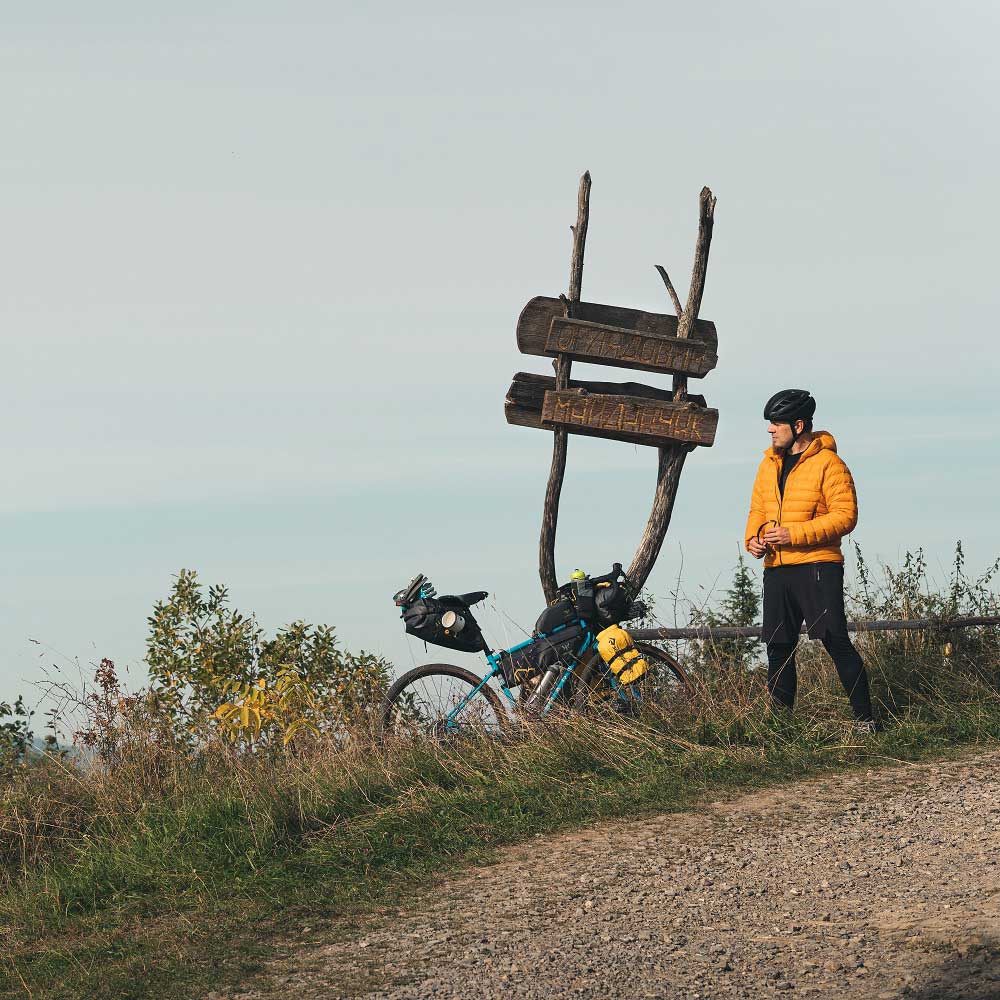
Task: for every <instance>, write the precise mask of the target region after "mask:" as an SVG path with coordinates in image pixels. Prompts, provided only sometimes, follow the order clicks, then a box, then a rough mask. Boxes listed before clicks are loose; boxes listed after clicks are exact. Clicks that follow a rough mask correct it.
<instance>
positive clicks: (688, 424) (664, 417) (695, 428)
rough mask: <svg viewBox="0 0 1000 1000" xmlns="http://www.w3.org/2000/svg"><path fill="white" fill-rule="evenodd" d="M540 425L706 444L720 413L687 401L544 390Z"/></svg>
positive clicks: (661, 441) (650, 442)
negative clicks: (668, 401)
mask: <svg viewBox="0 0 1000 1000" xmlns="http://www.w3.org/2000/svg"><path fill="white" fill-rule="evenodd" d="M542 423H543V424H550V425H551V424H558V425H559V426H561V427H565V428H566V429H567V430H569V431H574V430H577V429H578V430H579V431H580V432H581V433H586V434H592V435H596V436H599V437H600V436H603V435H604V434H607V435H608V436H609V437H615V438H619V439H624V440H629V441H635V442H636V443H638V444H648V445H652V446H656V447H659V446H661V445H663V444H666V443H670V442H676V441H681V442H685V443H688V444H700V445H707V446H710V445H711V444H712V443H713V442H714V441H715V430H716V427H717V426H718V423H719V411H718V410H709V409H702V408H701V407H697V406H694V405H693V404H691V403H662V402H659V401H656V400H651V399H641V398H637V397H631V396H607V395H603V394H597V393H589V392H586V391H583V390H580V389H567V390H557V391H551V392H546V393H545V399H544V401H543V403H542Z"/></svg>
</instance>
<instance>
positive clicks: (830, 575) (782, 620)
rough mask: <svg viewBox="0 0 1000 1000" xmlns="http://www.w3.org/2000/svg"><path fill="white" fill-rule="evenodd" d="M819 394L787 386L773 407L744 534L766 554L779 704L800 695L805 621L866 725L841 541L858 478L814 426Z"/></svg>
mask: <svg viewBox="0 0 1000 1000" xmlns="http://www.w3.org/2000/svg"><path fill="white" fill-rule="evenodd" d="M815 412H816V400H815V399H813V398H812V396H811V395H810V394H809V393H808V392H807V391H806V390H805V389H784V390H782V391H781V392H779V393H776V394H775V395H774V396H772V397H771V398H770V399H769V400H768V401H767V405H766V406H765V407H764V419H765V420H767V421H769V424H768V428H767V429H768V433H769V434H770V435H771V447H770V448H768V450H767V451H766V452H764V460H763V461H762V462H761V463H760V468H759V469H758V470H757V478H756V480H755V481H754V484H753V493H752V495H751V498H750V515H749V517H748V518H747V527H746V531H745V533H744V538H745V543H746V547H747V551H748V552H750V554H751V555H753V556H754V557H755V558H757V559H760V558H763V559H764V629H763V638H764V641H765V642H766V643H767V685H768V690H769V691H770V692H771V697H772V698H773V699H774V701H775V703H776V704H777V705H780V706H781V707H783V708H788V709H790V708H791V707H792V705H793V704H794V702H795V686H796V678H795V646H796V643H797V642H798V638H799V633H800V631H801V628H802V624H803V622H805V624H806V627H807V628H808V631H809V637H810V638H811V639H820V640H822V642H823V645H824V646H825V647H826V650H827V652H828V653H829V654H830V656H831V657H832V658H833V662H834V664H835V665H836V667H837V673H838V674H839V676H840V680H841V683H843V685H844V688H845V690H846V691H847V694H848V697H849V698H850V700H851V708H852V709H853V710H854V715H855V717H856V718H857V720H858V724H859V726H860V728H862V729H864V730H866V731H870V730H872V729H873V728H874V722H873V716H872V706H871V696H870V695H869V691H868V676H867V674H866V673H865V665H864V663H863V661H862V659H861V657H860V656H859V655H858V651H857V650H856V649H855V648H854V645H853V644H852V643H851V640H850V636H849V635H848V632H847V617H846V615H845V612H844V556H843V554H842V553H841V549H840V539H841V538H842V537H843V536H844V535H846V534H848V533H849V532H851V531H853V530H854V527H855V525H856V524H857V523H858V497H857V493H856V491H855V488H854V479H853V478H852V476H851V472H850V469H848V468H847V466H846V465H845V464H844V460H843V459H842V458H841V457H840V456H839V455H838V454H837V443H836V441H834V439H833V435H832V434H829V433H827V432H826V431H813V429H812V426H813V415H814V413H815Z"/></svg>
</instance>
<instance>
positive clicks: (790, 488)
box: [745, 431, 858, 567]
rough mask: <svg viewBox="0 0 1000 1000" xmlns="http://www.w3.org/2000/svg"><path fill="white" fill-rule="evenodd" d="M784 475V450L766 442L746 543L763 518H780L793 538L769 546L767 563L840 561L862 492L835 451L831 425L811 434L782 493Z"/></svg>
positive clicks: (764, 521) (748, 522) (754, 491)
mask: <svg viewBox="0 0 1000 1000" xmlns="http://www.w3.org/2000/svg"><path fill="white" fill-rule="evenodd" d="M780 475H781V453H780V452H776V451H775V450H774V449H773V448H768V449H767V451H765V452H764V460H763V461H762V462H761V463H760V468H759V469H758V470H757V478H756V479H755V480H754V484H753V493H752V494H751V497H750V516H749V517H748V518H747V530H746V533H745V544H747V545H748V547H749V542H750V539H751V538H753V537H754V536H755V535H756V534H757V529H758V528H759V527H760V526H761V525H762V524H766V523H767V522H768V521H777V523H778V524H779V525H780V526H781V527H783V528H787V529H788V530H789V532H790V533H791V536H792V539H791V543H790V544H789V545H779V546H777V547H774V548H770V549H769V550H768V553H767V555H766V556H765V557H764V566H765V567H771V566H798V565H801V564H802V563H818V562H839V563H842V562H843V561H844V556H843V554H842V553H841V551H840V539H841V538H842V537H843V536H844V535H847V534H849V533H850V532H851V531H853V530H854V526H855V525H856V524H857V523H858V494H857V491H856V490H855V488H854V479H853V477H852V476H851V470H850V469H848V468H847V466H846V465H845V464H844V460H843V459H842V458H841V457H840V456H839V455H838V454H837V442H836V441H834V439H833V435H832V434H830V433H828V432H827V431H816V432H815V433H814V434H813V439H812V441H810V442H809V446H808V447H807V448H806V450H805V451H804V452H803V453H802V455H801V456H800V457H799V460H798V462H796V463H795V465H794V466H793V467H792V470H791V471H790V472H789V473H788V478H787V479H786V480H785V495H784V498H782V496H781V494H780V493H779V492H778V477H779V476H780ZM765 530H766V529H765ZM761 534H763V532H761Z"/></svg>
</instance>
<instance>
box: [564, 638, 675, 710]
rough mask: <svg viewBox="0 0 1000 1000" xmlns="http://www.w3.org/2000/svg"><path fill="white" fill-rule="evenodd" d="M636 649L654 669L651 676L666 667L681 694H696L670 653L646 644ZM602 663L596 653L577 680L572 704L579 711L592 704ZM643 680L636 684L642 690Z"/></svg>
mask: <svg viewBox="0 0 1000 1000" xmlns="http://www.w3.org/2000/svg"><path fill="white" fill-rule="evenodd" d="M635 648H636V649H637V650H639V652H640V653H641V654H642V655H643V657H644V658H645V660H646V661H647V662H648V663H649V665H650V667H651V668H652V669H651V670H650V674H652V673H653V672H654V671H656V670H657V667H660V668H664V667H665V668H666V670H667V671H668V672H669V674H670V675H671V676H672V677H673V679H674V681H675V682H676V683H677V686H678V693H679V694H682V695H684V696H689V695H691V694H693V693H694V687H693V686H692V684H691V681H690V680H689V679H688V675H687V674H686V673H685V671H684V668H683V667H682V666H681V665H680V664H679V663H678V662H677V660H675V659H674V658H673V657H672V656H671V655H670V654H669V653H667V652H666V651H665V650H662V649H660V648H659V647H658V646H651V645H649V644H648V643H645V642H637V643H636V644H635ZM600 662H601V660H600V656H599V655H598V654H597V652H596V651H595V652H594V653H593V655H592V656H591V657H590V658H589V660H588V661H587V662H586V663H585V664H584V667H583V670H582V671H581V673H580V676H579V677H578V678H577V682H576V684H577V686H576V690H575V691H574V692H573V696H572V700H571V702H570V704H571V705H572V706H573V708H574V709H576V710H577V711H584V710H586V709H587V708H588V707H589V706H590V705H591V704H592V701H593V695H594V693H595V691H596V690H597V688H598V685H599V684H600V677H599V675H598V674H597V667H598V665H599V664H600ZM647 676H649V675H647ZM643 680H645V678H643ZM643 680H640V681H638V682H636V683H637V684H639V685H640V690H641V686H642V684H643Z"/></svg>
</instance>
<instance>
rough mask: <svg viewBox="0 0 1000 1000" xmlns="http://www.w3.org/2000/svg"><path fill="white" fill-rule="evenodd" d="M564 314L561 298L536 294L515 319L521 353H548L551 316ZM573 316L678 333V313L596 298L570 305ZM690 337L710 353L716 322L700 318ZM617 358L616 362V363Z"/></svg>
mask: <svg viewBox="0 0 1000 1000" xmlns="http://www.w3.org/2000/svg"><path fill="white" fill-rule="evenodd" d="M562 318H563V304H562V300H561V299H555V298H552V297H551V296H547V295H537V296H535V298H533V299H532V300H531V301H530V302H529V303H528V304H527V305H526V306H525V307H524V308H523V309H522V310H521V315H520V316H519V317H518V320H517V348H518V350H519V351H520V352H521V353H522V354H534V355H538V356H540V357H549V352H548V350H547V349H546V342H547V341H548V339H549V330H550V329H551V327H552V321H553V320H554V319H562ZM573 318H574V319H576V320H583V321H584V322H585V323H597V324H599V325H601V326H613V327H616V328H617V329H619V330H629V331H633V332H635V333H652V334H659V335H660V336H662V337H672V338H675V339H676V337H677V317H676V316H670V315H668V314H666V313H651V312H643V311H642V310H641V309H624V308H622V307H620V306H606V305H601V304H600V303H599V302H577V303H576V304H575V305H574V306H573ZM691 339H692V340H697V341H699V342H700V343H702V344H706V345H707V346H708V347H709V348H710V349H711V352H712V353H713V354H715V353H716V352H717V351H718V349H719V337H718V334H717V333H716V331H715V324H714V323H710V322H709V321H708V320H704V319H699V320H697V321H696V322H695V324H694V328H693V329H692V330H691ZM617 363H618V362H615V364H617Z"/></svg>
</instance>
